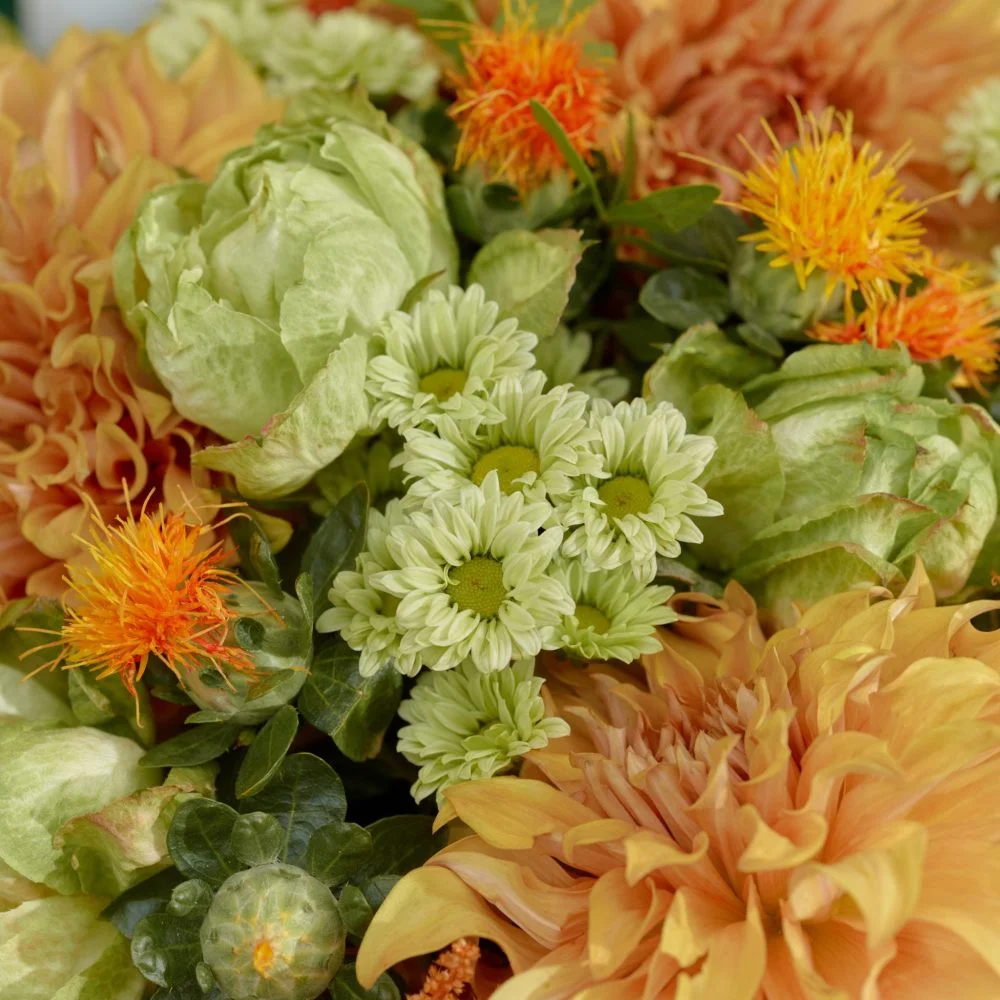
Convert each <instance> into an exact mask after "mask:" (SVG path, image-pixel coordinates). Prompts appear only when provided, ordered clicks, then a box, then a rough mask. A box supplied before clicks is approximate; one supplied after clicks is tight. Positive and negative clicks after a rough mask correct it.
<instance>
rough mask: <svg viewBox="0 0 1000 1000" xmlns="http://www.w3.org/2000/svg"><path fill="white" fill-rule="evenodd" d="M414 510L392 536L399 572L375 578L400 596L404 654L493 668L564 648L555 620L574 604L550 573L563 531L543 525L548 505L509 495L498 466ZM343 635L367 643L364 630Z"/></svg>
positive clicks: (447, 664) (432, 663)
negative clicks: (474, 481) (362, 637)
mask: <svg viewBox="0 0 1000 1000" xmlns="http://www.w3.org/2000/svg"><path fill="white" fill-rule="evenodd" d="M406 513H407V518H406V520H405V521H404V522H403V523H401V524H400V525H398V527H395V529H394V530H393V531H391V532H389V533H388V534H387V536H386V538H385V548H386V549H387V550H388V552H389V554H390V555H391V557H392V560H393V562H394V563H395V565H396V567H398V568H393V569H385V570H383V571H382V572H376V573H373V574H371V577H370V580H371V584H372V585H373V586H374V587H375V588H377V589H378V590H379V591H381V592H383V593H387V594H391V595H392V596H394V597H396V598H397V599H398V600H399V605H398V607H396V608H395V626H396V627H397V628H398V629H399V630H400V631H401V632H402V635H401V638H400V644H399V648H400V650H401V651H402V652H404V653H407V654H409V653H411V652H412V653H413V655H414V656H416V657H419V658H420V659H421V662H422V663H423V665H424V666H426V667H430V668H431V669H433V670H448V669H450V668H451V667H456V666H458V665H459V664H460V663H462V662H464V661H465V660H467V659H468V660H471V662H472V663H473V665H474V666H475V667H476V669H478V670H481V671H484V672H487V671H493V670H502V669H503V668H504V667H506V666H507V665H508V664H509V663H510V662H511V661H512V660H514V659H519V658H522V657H526V656H535V655H536V654H537V653H538V652H539V651H540V650H541V649H543V648H544V649H553V648H555V647H556V646H557V645H558V643H557V642H556V641H555V630H556V626H557V625H558V624H559V621H560V619H561V617H562V616H563V615H564V614H568V613H569V612H570V611H572V610H573V601H572V598H571V597H570V596H569V594H568V592H567V591H566V589H565V588H564V587H563V585H562V584H561V583H560V582H559V581H558V580H555V579H553V578H552V577H550V576H549V575H548V574H547V570H548V567H549V563H550V562H551V561H552V559H553V557H554V556H555V554H556V552H557V551H558V549H559V545H560V543H561V542H562V538H563V532H562V529H561V528H558V527H555V528H552V527H549V528H545V526H546V525H548V524H549V523H550V522H551V519H552V507H551V506H550V505H549V504H548V503H546V502H544V501H529V500H527V499H526V498H525V497H524V496H522V495H521V494H520V493H513V494H511V495H509V496H508V495H505V494H504V493H503V491H502V490H501V489H500V480H499V477H498V476H497V474H496V473H495V472H491V473H490V474H489V475H488V476H487V477H486V479H485V480H484V481H483V484H482V486H475V485H473V484H471V483H468V484H465V485H464V486H461V487H459V488H457V489H454V490H452V491H448V492H446V493H443V494H439V495H437V496H434V497H430V498H428V499H427V500H426V501H425V503H424V504H423V505H422V506H419V507H416V506H414V507H412V509H408V510H407V512H406ZM543 528H545V530H541V529H543ZM335 589H336V588H335ZM343 634H344V637H345V639H346V640H347V641H348V642H349V643H351V645H353V646H355V648H359V646H358V645H355V643H356V642H357V641H358V636H353V637H352V636H349V635H348V634H347V633H346V632H344V633H343ZM352 640H353V641H352ZM397 662H398V661H397Z"/></svg>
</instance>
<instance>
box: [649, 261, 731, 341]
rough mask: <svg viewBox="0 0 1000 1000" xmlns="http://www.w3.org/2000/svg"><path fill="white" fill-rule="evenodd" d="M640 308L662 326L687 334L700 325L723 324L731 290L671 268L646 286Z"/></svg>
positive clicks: (716, 281)
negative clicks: (685, 331) (687, 331)
mask: <svg viewBox="0 0 1000 1000" xmlns="http://www.w3.org/2000/svg"><path fill="white" fill-rule="evenodd" d="M639 304H640V305H641V306H642V307H643V309H645V310H646V312H648V313H649V314H650V315H651V316H653V317H654V318H656V319H658V320H659V321H660V322H661V323H666V324H667V325H668V326H672V327H673V328H674V329H675V330H687V329H688V328H690V327H692V326H695V325H697V324H698V323H721V322H722V321H723V320H724V319H725V318H726V317H727V316H728V315H729V289H728V288H727V287H726V286H725V285H724V284H723V283H722V282H721V281H719V279H718V278H713V277H712V276H711V275H707V274H702V273H701V272H700V271H695V270H693V269H692V268H689V267H672V268H669V269H668V270H666V271H660V273H659V274H654V275H653V277H652V278H650V279H649V281H647V282H646V284H645V285H643V288H642V291H641V292H640V293H639Z"/></svg>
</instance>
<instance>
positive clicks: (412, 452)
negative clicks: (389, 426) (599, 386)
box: [402, 372, 601, 504]
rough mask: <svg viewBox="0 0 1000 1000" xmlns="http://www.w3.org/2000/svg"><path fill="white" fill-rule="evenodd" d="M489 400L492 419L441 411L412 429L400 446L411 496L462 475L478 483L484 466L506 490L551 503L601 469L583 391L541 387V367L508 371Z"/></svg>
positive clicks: (460, 478)
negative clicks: (495, 418)
mask: <svg viewBox="0 0 1000 1000" xmlns="http://www.w3.org/2000/svg"><path fill="white" fill-rule="evenodd" d="M486 402H487V404H488V405H489V406H490V407H492V408H493V409H494V410H496V412H497V413H499V414H500V415H501V418H502V419H501V420H500V421H499V422H497V423H481V422H478V421H472V420H463V421H459V420H454V419H452V418H451V417H447V416H442V417H439V418H438V420H437V421H436V426H435V429H434V430H433V431H430V430H412V431H409V432H408V433H407V435H406V444H405V445H404V446H403V455H402V461H403V469H404V471H405V472H406V476H407V478H408V479H409V480H412V481H413V484H412V486H411V487H410V492H411V494H412V495H414V496H431V495H433V494H434V493H437V492H439V491H441V490H446V489H451V488H454V487H456V486H460V485H461V484H462V483H465V482H473V483H475V484H476V485H479V484H480V483H482V482H483V480H484V479H485V478H486V476H487V475H488V474H489V473H490V472H495V473H496V474H497V475H498V476H499V477H500V488H501V489H502V490H503V491H504V493H514V492H517V491H521V492H522V493H524V495H525V496H526V497H527V498H528V499H530V500H545V499H548V500H549V501H550V502H551V503H553V504H554V503H557V502H558V501H559V500H561V499H564V498H566V497H568V496H569V495H570V493H571V492H572V491H573V488H574V485H575V484H576V483H577V482H578V481H579V477H580V476H581V475H592V476H600V475H601V458H600V456H599V455H598V454H597V452H596V450H595V449H594V444H595V442H596V440H597V432H596V431H594V430H593V429H592V428H591V427H590V426H589V424H588V422H587V416H586V412H587V405H588V403H589V399H588V397H587V396H585V395H584V394H583V393H582V392H573V391H572V390H571V389H570V387H569V386H567V385H561V386H558V387H557V388H555V389H553V390H551V391H550V392H546V391H545V375H544V374H543V373H542V372H529V373H528V374H527V375H524V376H521V377H519V378H518V377H515V376H508V377H507V378H503V379H501V380H500V381H499V382H497V383H496V385H495V386H493V388H492V390H491V391H490V393H489V395H488V396H487V397H486Z"/></svg>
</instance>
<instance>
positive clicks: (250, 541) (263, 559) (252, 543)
mask: <svg viewBox="0 0 1000 1000" xmlns="http://www.w3.org/2000/svg"><path fill="white" fill-rule="evenodd" d="M229 534H230V535H231V536H232V539H233V541H234V542H235V543H236V551H237V552H238V553H239V557H240V569H241V570H242V573H243V576H245V577H247V578H248V579H250V580H261V581H263V583H264V586H266V587H267V589H268V590H269V591H270V592H271V593H272V594H274V595H276V596H277V595H279V594H280V593H281V573H280V572H279V571H278V564H277V562H276V561H275V559H274V553H273V552H272V551H271V543H270V542H269V541H268V538H267V535H266V534H264V530H263V529H262V528H261V526H260V525H259V524H258V523H257V522H256V521H255V520H254V518H253V515H252V514H251V515H248V516H247V517H237V518H234V519H233V520H232V521H230V522H229Z"/></svg>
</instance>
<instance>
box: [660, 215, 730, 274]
mask: <svg viewBox="0 0 1000 1000" xmlns="http://www.w3.org/2000/svg"><path fill="white" fill-rule="evenodd" d="M749 231H750V227H749V225H748V224H747V222H746V221H745V220H744V218H743V217H742V216H741V215H739V214H738V213H736V212H734V211H732V209H729V208H726V207H725V206H724V205H713V206H712V207H711V208H710V209H709V210H708V211H707V212H706V213H705V215H704V216H703V217H702V218H701V219H700V220H699V221H698V222H697V223H696V224H695V225H693V226H691V227H690V228H688V229H685V230H684V232H682V233H676V234H674V235H667V234H663V233H656V234H655V238H656V245H657V246H658V247H660V248H661V249H662V250H663V252H664V253H665V254H666V255H667V256H668V257H669V258H670V259H671V260H675V261H677V262H678V263H683V264H691V265H693V266H695V267H702V268H711V269H712V270H715V271H723V272H725V271H728V270H729V265H730V264H731V263H732V262H733V259H734V258H735V256H736V251H737V250H739V248H740V245H741V244H740V237H741V236H743V235H744V234H745V233H747V232H749Z"/></svg>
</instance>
